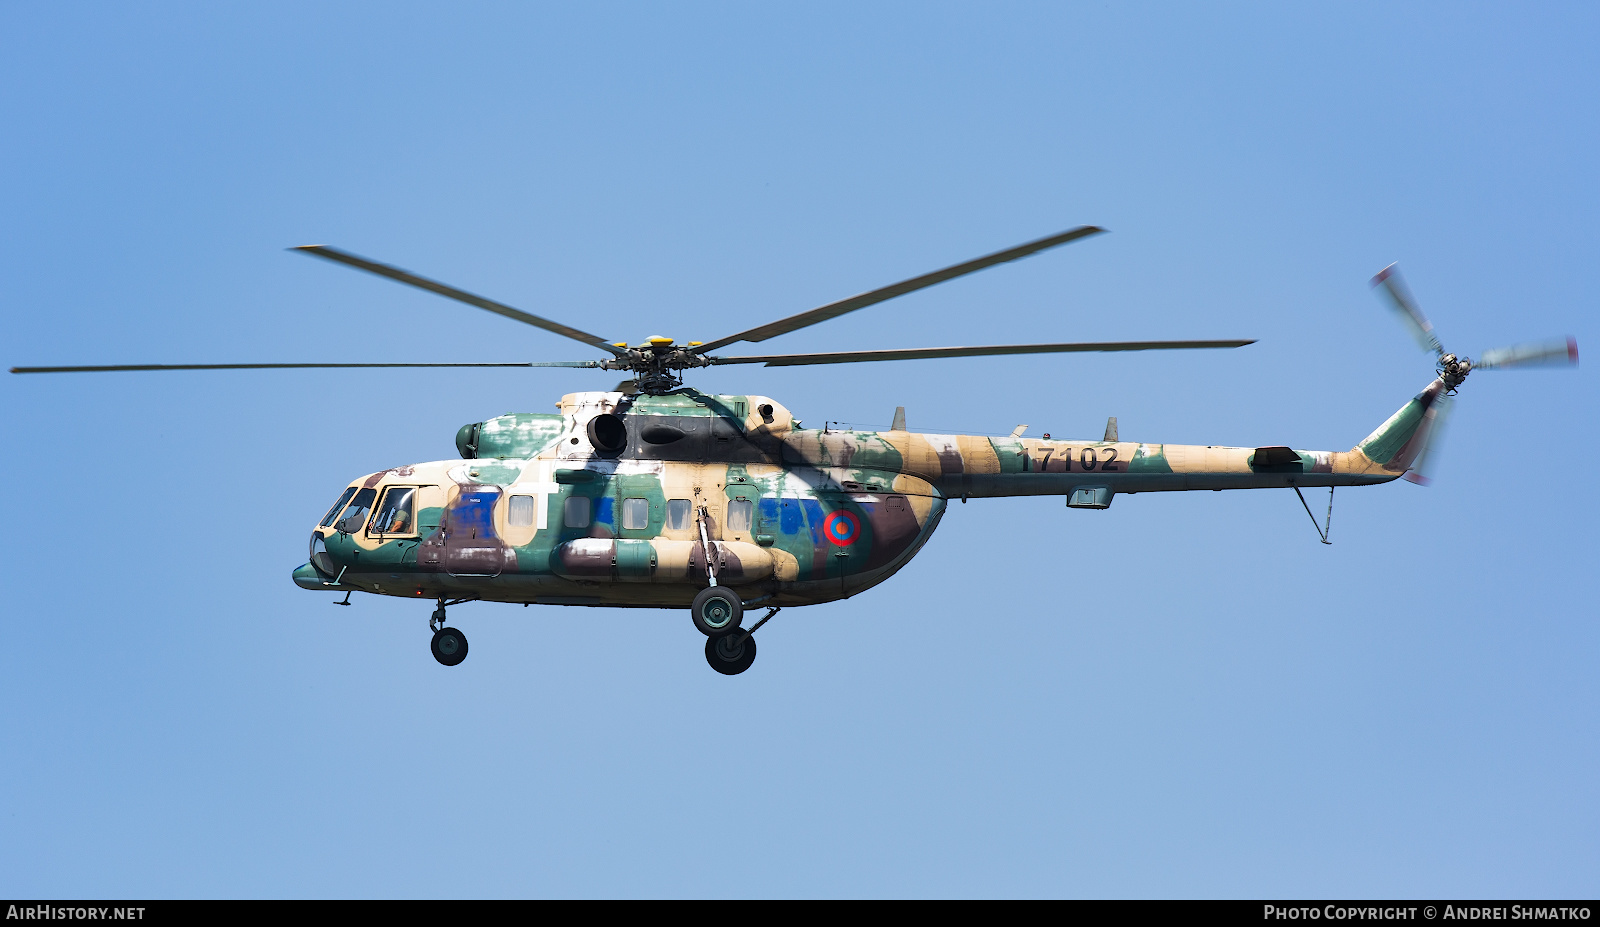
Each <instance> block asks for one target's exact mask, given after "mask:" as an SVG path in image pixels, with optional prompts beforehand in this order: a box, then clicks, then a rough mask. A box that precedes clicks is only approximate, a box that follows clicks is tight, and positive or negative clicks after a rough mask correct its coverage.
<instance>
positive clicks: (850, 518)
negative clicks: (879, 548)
mask: <svg viewBox="0 0 1600 927" xmlns="http://www.w3.org/2000/svg"><path fill="white" fill-rule="evenodd" d="M822 533H823V534H825V535H827V536H828V540H830V541H832V542H833V543H835V544H837V545H839V546H840V547H849V546H850V545H851V544H854V543H855V542H856V538H858V537H860V536H861V522H860V521H858V520H857V519H856V517H855V516H854V515H852V514H851V513H849V512H833V513H831V514H829V515H828V517H827V518H824V519H823V520H822Z"/></svg>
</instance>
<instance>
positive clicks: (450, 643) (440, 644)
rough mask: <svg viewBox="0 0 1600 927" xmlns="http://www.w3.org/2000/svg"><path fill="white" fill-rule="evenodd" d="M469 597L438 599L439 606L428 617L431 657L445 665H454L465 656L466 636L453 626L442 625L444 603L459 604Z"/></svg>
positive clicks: (467, 600)
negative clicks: (449, 600) (452, 599)
mask: <svg viewBox="0 0 1600 927" xmlns="http://www.w3.org/2000/svg"><path fill="white" fill-rule="evenodd" d="M470 601H472V600H471V599H457V600H455V601H454V602H446V601H445V600H444V599H442V598H441V599H440V600H439V607H438V608H436V609H434V610H433V615H432V616H431V617H429V618H428V628H429V629H430V630H431V631H433V642H432V644H431V645H430V649H432V650H433V658H434V659H435V660H438V661H439V662H440V663H443V664H444V665H445V666H455V665H456V664H458V663H460V662H461V661H462V660H465V659H466V658H467V636H466V635H465V634H462V633H461V632H460V631H457V630H456V629H455V628H447V627H445V626H444V621H445V617H444V609H445V606H446V605H459V604H461V603H462V602H470Z"/></svg>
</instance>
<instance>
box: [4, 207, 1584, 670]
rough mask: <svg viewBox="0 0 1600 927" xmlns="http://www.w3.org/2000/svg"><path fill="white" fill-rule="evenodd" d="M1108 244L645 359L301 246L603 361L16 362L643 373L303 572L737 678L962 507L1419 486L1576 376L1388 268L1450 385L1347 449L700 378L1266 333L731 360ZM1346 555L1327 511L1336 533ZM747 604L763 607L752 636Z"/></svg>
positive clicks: (880, 577)
mask: <svg viewBox="0 0 1600 927" xmlns="http://www.w3.org/2000/svg"><path fill="white" fill-rule="evenodd" d="M1102 231H1103V230H1102V229H1100V228H1097V227H1094V226H1082V227H1079V228H1075V229H1071V230H1068V231H1066V232H1062V233H1060V234H1057V235H1052V236H1049V237H1046V238H1041V239H1038V240H1036V241H1032V242H1029V243H1027V244H1023V245H1019V246H1017V247H1014V248H1008V249H1006V250H1003V251H998V252H996V253H994V254H990V255H986V256H984V257H980V258H976V259H974V260H971V261H967V262H964V263H961V264H956V265H953V266H950V267H946V268H944V269H942V270H937V271H933V272H932V273H928V274H924V275H922V276H919V277H913V278H911V279H909V280H904V281H901V282H899V283H895V284H892V285H890V286H887V287H882V288H880V289H876V290H872V291H869V292H866V293H862V294H860V295H858V296H853V297H851V298H849V299H844V300H840V301H838V302H834V303H829V304H828V305H825V306H821V307H818V308H816V309H812V310H809V311H807V312H802V313H799V314H798V315H793V316H790V317H788V318H784V319H780V320H778V321H775V322H770V323H768V324H765V325H761V326H759V327H756V328H752V329H748V330H746V331H742V332H738V333H737V334H732V335H728V336H726V337H723V338H719V339H717V340H715V341H710V342H698V341H691V342H689V343H687V344H685V345H679V344H678V343H677V342H676V341H675V340H674V339H671V338H666V337H661V336H656V337H651V338H648V339H646V340H645V341H643V342H641V343H639V344H637V345H629V344H628V343H626V342H610V341H607V340H605V339H604V338H601V337H599V336H597V335H592V334H590V333H588V332H585V331H582V330H579V329H576V328H573V327H571V326H568V325H563V324H561V323H559V322H554V321H551V320H549V319H545V318H541V317H540V316H536V315H532V314H530V313H527V312H523V311H521V310H519V309H514V308H512V307H510V306H507V305H505V304H503V303H499V302H495V301H493V300H489V299H485V298H483V297H481V296H476V295H474V294H471V293H468V292H466V291H464V290H459V289H456V288H455V287H452V286H448V285H446V284H443V283H439V282H437V281H434V280H429V279H427V278H424V277H420V276H418V275H416V274H413V273H410V272H408V271H405V270H401V269H399V268H396V267H392V266H389V265H386V264H380V263H377V262H375V261H371V260H368V259H366V258H362V257H358V256H356V255H353V254H350V253H348V252H345V251H341V250H338V249H336V248H331V247H327V246H322V245H308V246H304V247H301V248H298V249H292V250H299V251H303V252H304V253H306V254H310V255H314V256H316V257H321V258H325V259H327V260H330V261H335V262H338V263H341V264H345V265H348V266H350V267H354V268H357V269H360V270H364V271H368V272H370V273H374V274H378V275H380V276H384V277H388V278H390V279H392V280H396V281H399V282H401V283H405V284H409V285H411V286H415V287H420V288H422V289H424V290H428V291H431V292H433V293H436V294H439V295H441V296H445V297H448V298H450V299H455V300H459V301H461V302H464V303H467V304H469V305H473V306H477V307H479V308H481V309H486V310H488V311H490V312H495V313H498V314H500V315H502V316H506V317H507V318H511V319H515V320H517V321H519V322H523V323H526V324H528V325H532V326H535V327H537V328H541V329H544V330H545V331H549V332H553V333H555V334H558V335H562V336H565V337H567V338H571V339H573V340H576V341H580V342H583V343H584V344H586V345H588V346H590V347H591V348H594V349H597V350H598V351H600V352H601V353H603V354H604V355H606V356H605V357H603V358H601V359H598V360H581V361H557V362H531V363H475V364H466V363H461V364H457V363H372V364H360V363H352V364H337V363H330V364H320V363H306V364H297V363H277V364H274V363H268V364H175V365H162V364H142V365H115V366H95V367H82V366H78V367H14V368H12V373H66V372H93V371H148V370H234V369H261V368H318V367H357V368H367V367H571V368H591V369H600V370H611V371H626V372H627V373H629V374H631V375H632V379H631V380H627V381H624V382H623V383H622V384H619V385H618V387H617V388H615V389H612V390H610V391H602V392H576V393H569V394H567V395H565V396H563V397H562V398H561V401H560V402H558V403H557V404H556V406H557V409H558V411H557V412H555V413H531V412H516V413H508V414H506V415H501V416H499V417H497V418H491V419H487V420H485V421H482V422H476V423H472V424H468V425H465V426H463V427H462V428H461V429H460V430H459V431H458V432H457V433H456V439H455V443H456V450H457V451H458V452H459V454H460V459H455V460H447V461H435V462H430V463H418V464H411V465H408V466H401V467H392V468H390V469H386V470H381V471H378V472H376V473H370V474H367V475H364V476H362V477H359V478H357V479H355V480H353V481H351V482H350V483H349V485H347V486H346V487H345V488H344V489H343V491H342V492H341V493H340V494H339V497H338V500H337V501H336V502H335V503H334V504H333V506H332V507H331V508H329V509H328V511H327V514H326V515H324V516H323V517H322V519H321V520H320V521H318V522H317V523H316V525H315V527H314V528H313V529H312V534H311V539H310V555H309V559H308V561H307V562H306V563H305V564H302V565H301V566H300V567H298V568H296V569H295V570H294V571H293V579H294V582H295V583H296V584H298V585H299V586H301V587H303V588H305V589H311V590H318V591H328V592H335V593H337V592H343V593H345V597H344V600H343V601H342V602H339V603H336V604H349V601H350V593H352V592H367V593H373V594H377V595H387V596H400V597H404V598H421V599H428V600H431V601H433V602H436V607H435V609H434V611H433V613H432V616H431V618H430V620H429V627H430V629H431V630H432V631H433V637H432V642H431V648H432V651H433V655H434V657H435V658H436V659H437V660H438V661H439V662H440V663H442V664H444V665H446V666H455V665H457V664H459V663H460V662H461V661H462V660H464V659H465V658H466V655H467V639H466V636H465V635H464V634H462V633H461V632H460V631H459V630H457V629H455V628H453V627H448V626H446V624H445V620H446V619H445V615H446V609H447V608H449V607H450V606H454V605H459V604H462V603H466V602H474V601H485V602H507V603H522V604H524V605H530V604H538V605H587V606H618V607H648V608H687V609H688V611H689V615H690V619H691V620H692V622H693V624H694V627H695V628H696V629H697V630H698V631H699V632H700V633H701V634H703V635H704V636H705V639H706V640H705V656H706V661H707V662H708V663H709V664H710V665H711V667H712V668H713V669H715V670H716V671H718V672H720V673H724V674H727V675H735V674H738V673H742V672H744V671H745V670H746V669H748V668H749V667H750V665H751V664H752V662H753V661H754V660H755V656H756V641H755V638H754V637H753V635H754V633H755V631H756V630H757V629H759V628H760V627H761V626H762V625H763V624H765V623H766V622H767V621H769V620H771V618H772V617H773V616H774V615H776V614H777V613H778V611H779V610H780V609H781V608H783V607H787V606H801V605H815V604H819V603H823V602H831V601H835V600H838V599H842V598H847V597H849V596H852V595H855V594H856V593H859V592H862V591H865V590H867V589H870V588H872V587H873V586H875V585H877V584H878V583H881V582H883V581H884V580H886V579H888V578H889V577H890V576H892V575H893V574H894V573H895V572H896V571H897V570H899V569H900V568H901V567H903V566H905V565H906V563H907V562H909V561H910V559H911V558H912V557H913V556H915V555H916V553H917V552H918V551H919V550H921V549H922V546H923V545H924V544H926V543H927V542H928V539H929V538H930V537H931V536H932V535H933V532H934V529H935V528H936V527H938V525H939V521H940V519H941V518H942V517H943V516H944V514H945V509H946V506H947V504H948V502H949V501H950V500H952V499H960V500H962V501H963V502H965V501H967V500H969V499H982V498H992V497H998V496H1063V497H1065V499H1066V504H1067V506H1069V507H1071V508H1077V509H1105V508H1107V507H1109V506H1110V505H1111V502H1112V499H1113V498H1114V497H1115V496H1116V495H1117V494H1118V493H1130V494H1131V493H1137V492H1175V491H1184V490H1222V489H1260V488H1293V489H1294V490H1295V492H1296V493H1300V491H1301V489H1302V488H1305V487H1324V486H1325V487H1328V491H1329V507H1328V520H1331V517H1332V493H1333V488H1334V487H1337V486H1364V485H1371V484H1375V483H1386V482H1389V481H1391V480H1394V479H1396V478H1398V477H1400V476H1408V477H1409V478H1412V479H1414V480H1418V481H1421V480H1422V479H1423V477H1422V475H1421V474H1422V472H1423V460H1424V458H1425V456H1426V454H1427V449H1428V448H1429V447H1430V442H1432V441H1433V439H1434V438H1435V437H1436V435H1437V434H1438V432H1439V430H1440V429H1441V427H1442V424H1443V417H1444V415H1445V413H1446V411H1447V410H1448V408H1449V397H1450V396H1452V395H1454V394H1455V392H1456V390H1457V389H1458V388H1459V387H1460V386H1461V384H1462V382H1463V381H1464V380H1465V379H1466V377H1467V375H1468V373H1470V372H1471V371H1473V370H1484V369H1494V368H1501V367H1515V366H1528V365H1535V364H1551V363H1574V364H1575V363H1576V362H1577V346H1576V344H1575V343H1574V342H1573V341H1572V340H1571V339H1570V338H1569V339H1566V340H1564V341H1557V342H1546V343H1540V344H1533V345H1523V346H1519V347H1514V348H1507V349H1501V350H1498V351H1490V352H1487V353H1485V354H1484V355H1483V356H1482V358H1481V359H1480V360H1478V361H1476V362H1474V361H1472V360H1470V359H1469V358H1466V357H1460V356H1457V355H1454V354H1451V353H1448V352H1446V351H1445V349H1444V347H1443V345H1442V344H1440V342H1439V340H1438V339H1437V338H1436V337H1435V336H1434V333H1433V327H1432V325H1431V324H1429V323H1428V321H1427V319H1426V318H1425V317H1424V316H1423V315H1422V313H1421V311H1420V310H1419V309H1418V308H1417V306H1416V303H1415V301H1414V300H1413V299H1412V298H1411V296H1410V295H1409V293H1408V291H1407V290H1406V289H1405V287H1404V285H1403V284H1402V283H1401V280H1400V277H1399V275H1398V272H1397V271H1396V270H1395V268H1394V266H1393V265H1391V266H1390V267H1388V268H1385V269H1384V270H1383V271H1382V272H1380V273H1379V274H1378V276H1377V277H1375V278H1374V279H1373V283H1374V285H1375V286H1377V287H1379V288H1380V289H1382V291H1383V292H1384V293H1385V294H1387V296H1388V297H1389V299H1390V302H1391V304H1392V305H1393V306H1394V308H1395V309H1396V310H1397V311H1398V312H1399V313H1400V314H1401V316H1402V318H1403V319H1405V320H1406V322H1407V323H1408V324H1409V325H1410V326H1411V328H1412V330H1413V332H1414V334H1415V335H1416V336H1417V338H1418V340H1419V343H1421V344H1422V345H1423V346H1424V347H1425V348H1427V349H1428V350H1430V351H1432V352H1434V353H1435V355H1436V356H1437V370H1436V378H1435V379H1434V380H1433V381H1432V382H1431V383H1429V384H1428V385H1427V386H1426V387H1425V388H1424V389H1423V390H1422V391H1421V392H1420V393H1418V394H1417V395H1416V396H1414V397H1412V399H1411V400H1410V401H1408V402H1407V403H1406V404H1405V405H1404V406H1402V407H1401V408H1400V409H1399V410H1398V411H1397V412H1395V413H1394V414H1393V415H1392V416H1390V417H1389V418H1388V419H1387V420H1386V421H1384V422H1383V423H1382V424H1381V425H1379V426H1378V427H1377V429H1376V430H1374V431H1373V432H1372V433H1371V434H1370V435H1368V436H1367V437H1366V438H1365V439H1363V440H1362V441H1361V442H1360V443H1358V444H1357V445H1356V446H1355V447H1353V448H1351V449H1350V450H1348V451H1310V450H1299V449H1295V448H1289V447H1285V446H1279V445H1263V446H1260V447H1220V446H1211V445H1207V446H1198V445H1174V444H1155V443H1146V442H1136V441H1123V440H1121V438H1120V437H1119V435H1118V432H1117V421H1116V419H1115V418H1112V419H1110V420H1109V421H1108V422H1107V425H1106V429H1105V433H1104V434H1103V435H1102V436H1101V437H1100V438H1098V439H1094V440H1061V439H1053V438H1051V437H1050V436H1049V435H1048V434H1046V435H1044V436H1043V437H1042V438H1029V437H1025V436H1024V432H1025V430H1026V426H1019V427H1018V428H1017V429H1016V430H1015V431H1013V432H1012V433H1011V434H1010V435H1009V436H1005V437H989V436H977V435H947V434H922V433H917V432H912V431H909V430H908V429H907V427H906V419H905V410H904V408H903V407H901V408H898V409H896V410H895V415H894V420H893V424H891V425H890V427H889V428H888V430H886V431H856V430H838V429H832V428H830V427H829V426H828V425H826V424H825V425H824V426H823V427H822V428H820V429H818V428H802V427H801V422H800V421H799V420H798V419H796V418H794V416H793V415H791V414H790V412H789V410H788V409H786V408H784V407H783V406H782V405H781V404H779V403H778V402H777V401H775V400H773V399H770V398H768V397H766V396H759V395H709V394H706V393H702V392H699V391H698V390H695V389H693V388H692V387H688V386H685V385H684V382H683V375H684V372H685V371H687V370H691V369H695V368H700V367H710V366H717V365H725V364H764V365H766V366H768V367H782V366H795V365H808V364H843V363H859V362H868V361H890V360H908V359H917V358H954V357H975V356H982V355H1010V354H1042V353H1069V352H1082V351H1149V350H1172V349H1192V348H1237V347H1241V346H1243V345H1247V344H1251V343H1253V342H1252V341H1249V340H1216V341H1142V342H1091V343H1067V344H1014V345H988V346H978V347H944V348H911V349H905V348H896V349H888V350H881V351H843V352H828V353H821V354H765V355H740V356H725V355H721V354H715V353H713V352H715V351H718V350H720V349H722V348H724V347H726V346H728V345H732V344H734V343H736V342H761V341H766V340H767V339H769V338H773V337H776V336H778V335H782V334H786V333H788V332H792V331H795V330H797V329H800V328H804V327H807V326H810V325H815V324H817V323H819V322H824V321H827V320H829V319H834V318H837V317H839V316H841V315H844V314H845V313H848V312H853V311H855V310H858V309H861V308H864V307H866V306H870V305H873V304H875V303H879V302H883V301H884V300H887V299H891V298H893V297H896V296H901V295H904V294H906V293H910V292H913V291H915V290H919V289H922V288H924V287H928V286H932V285H934V284H937V283H941V282H943V281H946V280H950V279H953V278H956V277H959V276H962V275H965V274H970V273H973V272H974V271H978V270H982V269H984V268H986V267H991V266H994V265H996V264H1000V263H1004V262H1007V261H1014V260H1017V259H1019V258H1023V257H1027V256H1028V255H1031V254H1036V253H1038V252H1041V251H1044V250H1046V249H1049V248H1054V247H1056V246H1059V245H1063V244H1066V243H1068V242H1071V241H1077V240H1080V239H1083V238H1086V237H1089V236H1091V235H1095V234H1098V233H1100V232H1102ZM1300 501H1301V503H1302V505H1304V506H1305V507H1306V512H1307V514H1308V515H1310V516H1311V520H1312V523H1313V525H1314V526H1315V527H1316V528H1317V532H1318V534H1319V536H1320V537H1321V539H1322V541H1323V543H1328V527H1327V525H1328V520H1325V521H1324V523H1323V524H1320V525H1319V524H1317V518H1316V516H1315V514H1314V513H1312V512H1311V508H1310V506H1309V504H1307V503H1306V501H1305V497H1304V495H1303V494H1301V495H1300ZM749 606H764V607H766V609H767V612H766V614H765V615H764V616H763V617H762V618H761V619H760V620H759V621H757V622H755V623H754V624H753V625H752V626H750V627H748V628H746V627H745V626H744V612H745V609H746V608H747V607H749Z"/></svg>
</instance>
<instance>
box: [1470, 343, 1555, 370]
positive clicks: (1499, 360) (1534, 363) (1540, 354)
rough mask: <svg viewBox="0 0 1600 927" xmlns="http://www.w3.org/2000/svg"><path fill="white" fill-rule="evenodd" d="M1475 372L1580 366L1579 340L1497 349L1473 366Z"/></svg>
mask: <svg viewBox="0 0 1600 927" xmlns="http://www.w3.org/2000/svg"><path fill="white" fill-rule="evenodd" d="M1472 366H1473V369H1474V370H1493V369H1495V368H1497V367H1569V366H1570V367H1576V366H1578V339H1576V338H1574V337H1572V336H1571V335H1568V336H1567V337H1565V338H1552V339H1550V340H1549V341H1532V342H1528V343H1526V344H1515V345H1512V346H1511V347H1509V348H1495V349H1494V350H1493V351H1485V352H1483V356H1482V357H1480V358H1479V359H1478V360H1477V362H1476V363H1474V364H1473V365H1472Z"/></svg>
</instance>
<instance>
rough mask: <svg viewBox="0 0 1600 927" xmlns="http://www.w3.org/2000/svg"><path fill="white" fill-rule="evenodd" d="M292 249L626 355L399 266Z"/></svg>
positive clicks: (318, 249)
mask: <svg viewBox="0 0 1600 927" xmlns="http://www.w3.org/2000/svg"><path fill="white" fill-rule="evenodd" d="M289 250H290V251H303V252H305V253H306V254H314V255H316V256H317V257H320V258H326V259H327V260H330V261H338V262H339V263H340V264H347V265H349V266H351V267H354V268H356V269H358V270H364V271H367V272H368V273H373V274H377V275H379V276H380V277H388V278H389V279H390V280H398V281H400V282H401V283H408V284H410V285H411V286H414V287H418V288H420V289H424V290H427V291H429V292H430V293H438V294H439V295H440V296H447V297H449V298H450V299H454V300H459V301H460V302H464V303H466V304H467V305H469V306H477V307H478V308H479V309H487V310H489V311H490V312H496V313H499V314H500V315H503V316H505V317H506V318H508V319H516V320H517V321H518V322H525V323H527V324H529V325H532V326H534V327H536V328H542V329H544V330H545V331H547V332H555V333H556V334H558V335H564V336H566V337H568V338H571V339H572V340H574V341H581V342H583V343H584V344H587V345H591V346H593V347H596V348H600V349H601V350H603V351H606V352H608V353H610V354H612V355H613V356H621V355H622V354H623V353H625V352H624V351H623V350H622V349H620V348H618V347H616V346H615V345H613V344H611V343H610V342H608V341H606V340H605V339H604V338H601V337H600V336H599V335H591V334H589V333H588V332H586V331H583V330H582V329H577V328H573V327H572V326H570V325H562V324H561V323H560V322H552V321H550V320H549V319H545V318H541V317H539V316H536V315H534V314H532V313H530V312H523V311H522V310H521V309H513V308H511V307H510V306H507V305H506V304H505V303H497V302H495V301H494V300H492V299H484V298H483V297H482V296H477V295H475V294H472V293H468V292H467V291H466V290H458V289H456V288H455V287H453V286H450V285H449V284H445V283H440V282H439V281H437V280H429V279H428V278H427V277H420V276H418V275H416V274H414V273H411V272H410V271H408V270H401V269H400V268H398V267H391V266H389V265H388V264H379V263H378V262H377V261H369V260H367V259H366V258H364V257H358V256H356V255H354V254H351V253H349V252H348V251H340V250H339V249H338V248H330V247H328V246H327V245H299V246H297V247H294V248H290V249H289Z"/></svg>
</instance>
